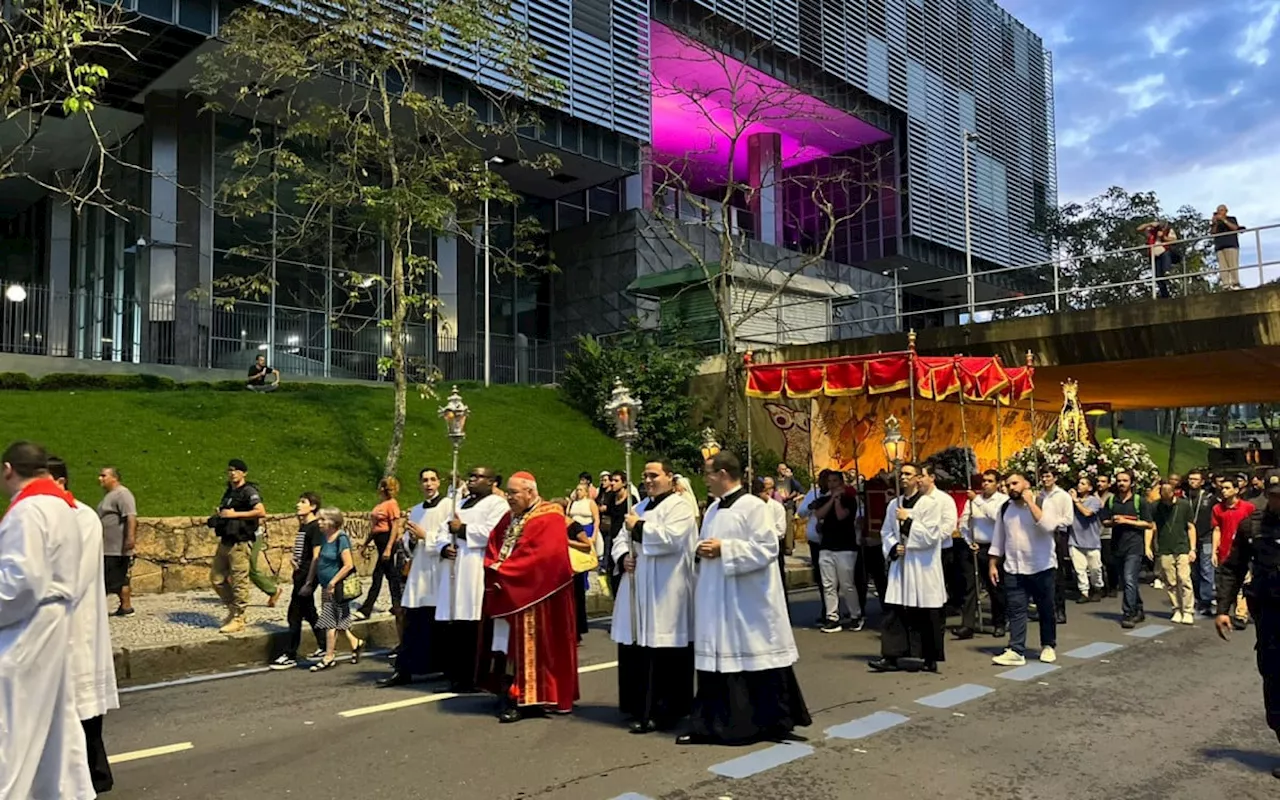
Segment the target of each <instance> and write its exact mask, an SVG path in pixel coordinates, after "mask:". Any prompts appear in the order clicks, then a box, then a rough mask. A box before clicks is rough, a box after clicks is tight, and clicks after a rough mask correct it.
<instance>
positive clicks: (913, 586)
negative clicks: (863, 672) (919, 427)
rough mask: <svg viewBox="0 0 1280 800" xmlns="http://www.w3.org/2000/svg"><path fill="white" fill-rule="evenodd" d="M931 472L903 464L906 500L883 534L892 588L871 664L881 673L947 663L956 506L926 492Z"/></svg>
mask: <svg viewBox="0 0 1280 800" xmlns="http://www.w3.org/2000/svg"><path fill="white" fill-rule="evenodd" d="M926 471H927V472H929V473H930V474H932V473H933V468H932V467H931V466H929V465H926V466H925V467H923V468H922V467H920V466H918V465H916V464H913V463H911V462H908V463H906V464H903V465H902V467H901V473H900V477H901V480H902V491H903V497H901V498H894V499H893V500H891V501H890V502H889V507H888V509H886V511H885V518H884V527H883V528H882V529H881V531H880V539H881V547H882V548H883V550H884V555H885V559H886V560H887V561H888V562H889V584H888V586H887V587H886V588H885V597H884V629H883V631H882V632H881V635H880V654H881V655H880V658H878V659H876V660H875V661H872V662H871V663H870V664H869V665H868V666H870V667H871V669H873V670H875V671H876V672H892V671H895V670H898V669H900V668H901V667H900V666H899V664H898V661H899V659H902V658H918V659H921V660H922V661H923V662H924V669H925V670H926V671H928V672H937V671H938V662H939V661H944V660H945V650H944V647H945V640H944V636H943V628H944V626H945V624H946V619H945V618H944V617H943V612H942V607H943V605H944V604H945V603H946V602H947V588H946V585H945V584H944V582H943V576H942V539H943V537H944V536H947V535H949V534H948V532H947V531H945V530H944V529H943V525H944V523H943V504H944V503H951V498H950V497H947V496H946V495H942V494H941V493H934V492H927V491H925V490H924V479H923V477H922V475H923V473H925V472H926ZM952 506H953V508H954V504H952Z"/></svg>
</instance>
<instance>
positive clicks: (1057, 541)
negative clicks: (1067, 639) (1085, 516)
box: [1037, 468, 1075, 625]
mask: <svg viewBox="0 0 1280 800" xmlns="http://www.w3.org/2000/svg"><path fill="white" fill-rule="evenodd" d="M1037 502H1038V503H1039V505H1040V507H1041V508H1043V509H1045V512H1046V513H1047V514H1049V515H1050V516H1052V517H1053V518H1054V519H1055V520H1057V522H1058V529H1057V530H1056V531H1054V556H1055V557H1056V558H1057V562H1056V564H1055V566H1054V569H1055V570H1056V571H1055V572H1054V574H1053V619H1054V623H1055V624H1057V625H1066V624H1067V591H1068V589H1069V588H1070V586H1071V578H1070V576H1071V574H1072V573H1073V572H1074V571H1075V569H1074V568H1073V567H1072V565H1071V522H1072V520H1073V519H1074V518H1075V515H1074V513H1073V511H1074V508H1073V504H1072V502H1071V495H1069V494H1067V492H1066V490H1065V489H1063V488H1062V487H1061V486H1059V485H1058V475H1057V473H1056V472H1054V471H1053V470H1051V469H1048V468H1045V469H1042V470H1041V471H1040V497H1039V498H1038V499H1037Z"/></svg>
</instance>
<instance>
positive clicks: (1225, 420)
mask: <svg viewBox="0 0 1280 800" xmlns="http://www.w3.org/2000/svg"><path fill="white" fill-rule="evenodd" d="M1229 438H1231V406H1218V448H1219V449H1223V450H1225V449H1226V447H1227V439H1229Z"/></svg>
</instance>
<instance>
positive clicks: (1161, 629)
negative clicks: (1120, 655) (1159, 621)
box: [1128, 625, 1173, 639]
mask: <svg viewBox="0 0 1280 800" xmlns="http://www.w3.org/2000/svg"><path fill="white" fill-rule="evenodd" d="M1171 630H1173V626H1172V625H1143V626H1142V627H1141V628H1138V629H1137V630H1135V631H1129V633H1128V635H1129V636H1135V637H1137V638H1139V639H1152V638H1155V637H1156V636H1159V635H1160V634H1162V633H1167V632H1169V631H1171Z"/></svg>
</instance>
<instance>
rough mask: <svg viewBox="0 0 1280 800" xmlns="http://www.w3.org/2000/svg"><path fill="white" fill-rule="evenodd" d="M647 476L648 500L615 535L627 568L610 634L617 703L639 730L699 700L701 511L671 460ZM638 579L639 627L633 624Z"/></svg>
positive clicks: (665, 722) (647, 468) (663, 724)
mask: <svg viewBox="0 0 1280 800" xmlns="http://www.w3.org/2000/svg"><path fill="white" fill-rule="evenodd" d="M643 478H644V488H645V499H644V501H643V502H642V503H640V505H638V506H636V507H635V508H634V509H633V510H632V511H631V513H630V514H628V515H627V517H626V520H625V521H626V525H625V527H624V529H623V530H622V531H620V532H619V534H618V535H617V536H616V537H615V538H614V540H613V561H614V563H615V564H620V565H621V566H622V569H623V571H624V573H625V575H624V577H623V580H622V581H621V582H620V583H619V584H618V596H617V601H616V602H615V603H614V614H613V625H612V627H611V630H610V637H611V638H612V639H613V641H615V642H617V643H618V708H619V710H621V711H622V713H623V714H624V715H625V716H626V717H627V718H628V719H629V720H630V727H631V732H632V733H649V732H650V731H655V730H665V729H667V728H670V727H672V726H673V725H675V723H677V722H679V721H680V720H681V719H682V718H684V717H685V716H687V715H688V713H689V709H690V708H691V707H692V705H693V644H692V642H693V551H694V548H695V547H696V546H697V544H698V523H697V518H696V517H695V516H694V513H693V509H692V508H691V507H690V505H689V503H686V502H683V501H682V500H681V499H680V497H679V496H677V495H676V494H675V491H674V486H673V482H674V480H675V474H674V471H673V470H672V468H671V463H670V462H668V461H665V460H664V461H650V462H649V463H648V464H645V465H644V475H643ZM632 552H634V553H635V555H634V556H633V555H632ZM632 586H634V587H635V598H636V599H635V615H634V617H635V620H636V627H637V628H638V630H636V631H633V630H632V629H631V620H632V616H633V615H632V613H631V604H632V599H631V598H632Z"/></svg>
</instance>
